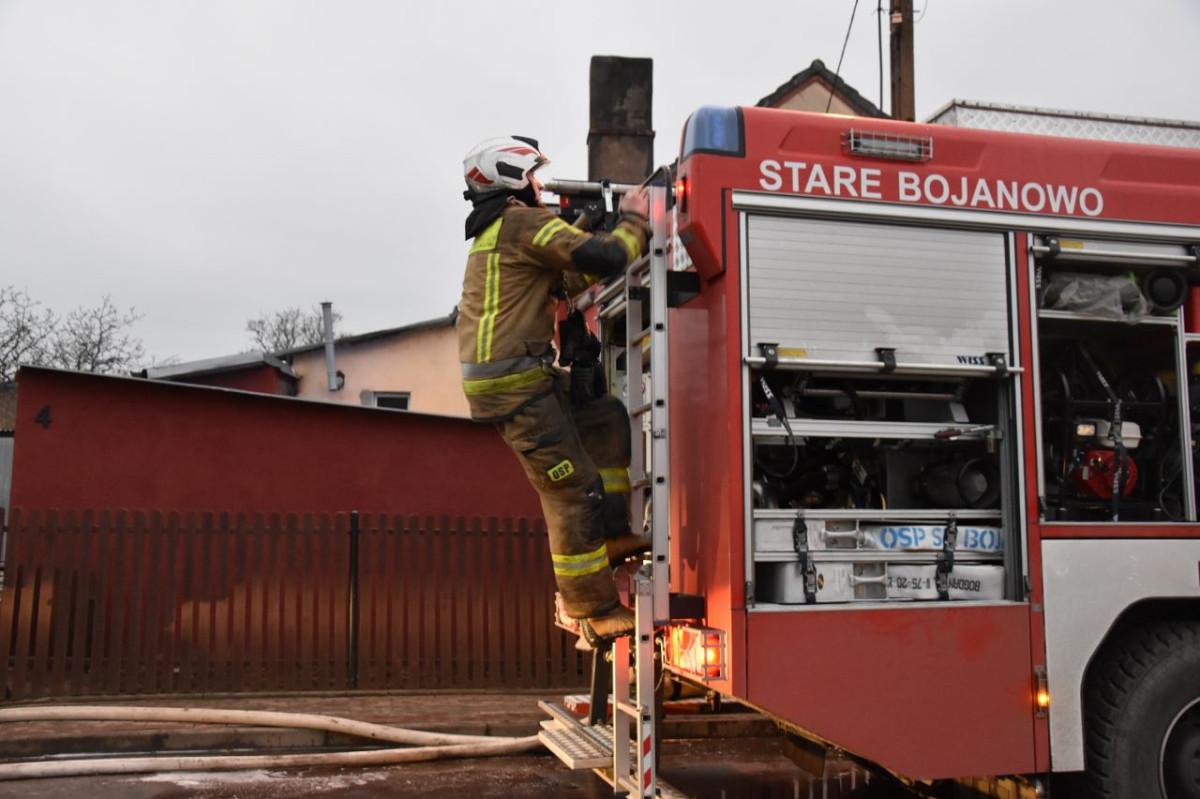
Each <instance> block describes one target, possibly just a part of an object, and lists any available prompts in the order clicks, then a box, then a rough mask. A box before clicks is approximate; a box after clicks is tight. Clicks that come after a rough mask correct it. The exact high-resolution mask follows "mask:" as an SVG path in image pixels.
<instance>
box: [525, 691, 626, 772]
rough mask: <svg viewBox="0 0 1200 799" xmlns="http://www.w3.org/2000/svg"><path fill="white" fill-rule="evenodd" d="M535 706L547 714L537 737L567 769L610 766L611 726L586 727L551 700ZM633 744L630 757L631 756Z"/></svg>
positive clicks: (611, 756) (611, 758)
mask: <svg viewBox="0 0 1200 799" xmlns="http://www.w3.org/2000/svg"><path fill="white" fill-rule="evenodd" d="M538 707H540V708H541V709H542V710H544V711H546V712H547V713H549V714H550V719H549V720H547V721H543V722H542V729H541V731H540V732H538V740H539V741H541V742H542V745H543V746H545V747H546V748H547V749H549V750H550V751H551V752H553V753H554V754H555V756H557V757H558V759H559V760H561V761H562V762H563V763H564V764H566V766H567V768H569V769H571V770H573V771H578V770H581V769H589V768H590V769H595V768H605V767H609V768H611V767H612V762H613V752H612V739H613V731H612V727H611V726H610V725H608V724H598V725H596V726H594V727H588V726H586V725H584V724H583V723H581V722H580V721H579V719H577V718H576V717H575V716H574V715H572V714H571V713H570V712H569V711H567V710H566V709H565V708H563V707H561V706H560V705H556V704H553V703H551V702H538ZM632 750H633V747H630V756H631V757H634V756H635V755H634V753H633V751H632Z"/></svg>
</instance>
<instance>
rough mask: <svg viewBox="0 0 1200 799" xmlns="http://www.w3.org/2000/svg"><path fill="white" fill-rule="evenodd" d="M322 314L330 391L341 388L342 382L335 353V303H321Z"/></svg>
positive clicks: (326, 370)
mask: <svg viewBox="0 0 1200 799" xmlns="http://www.w3.org/2000/svg"><path fill="white" fill-rule="evenodd" d="M321 314H322V316H323V317H324V321H325V379H326V385H327V386H329V390H330V391H337V390H338V389H340V388H341V387H342V386H341V382H340V381H339V380H338V371H337V364H336V363H334V355H333V303H332V302H323V303H321Z"/></svg>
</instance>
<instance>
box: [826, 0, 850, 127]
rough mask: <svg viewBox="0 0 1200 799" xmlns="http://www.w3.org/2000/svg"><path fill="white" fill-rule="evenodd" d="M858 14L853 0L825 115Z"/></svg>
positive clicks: (831, 99)
mask: <svg viewBox="0 0 1200 799" xmlns="http://www.w3.org/2000/svg"><path fill="white" fill-rule="evenodd" d="M857 13H858V0H854V8H852V9H851V10H850V24H849V25H847V26H846V38H845V39H843V40H842V54H841V55H840V56H838V65H837V69H836V70H834V72H833V86H830V87H829V101H828V102H827V103H825V113H826V114H828V113H829V109H830V107H831V106H832V105H833V90H834V88H835V87H836V86H837V83H838V76H839V75H841V74H842V59H843V58H845V57H846V45H847V44H849V43H850V30H851V29H852V28H853V27H854V15H855V14H857Z"/></svg>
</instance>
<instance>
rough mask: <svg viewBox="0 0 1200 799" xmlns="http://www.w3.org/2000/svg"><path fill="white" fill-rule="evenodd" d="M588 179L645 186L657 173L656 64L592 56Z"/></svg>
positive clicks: (649, 61) (643, 59)
mask: <svg viewBox="0 0 1200 799" xmlns="http://www.w3.org/2000/svg"><path fill="white" fill-rule="evenodd" d="M590 83H591V112H590V117H591V119H590V122H589V126H588V128H589V129H588V180H601V179H603V178H608V179H609V180H611V181H613V182H614V183H641V182H642V181H643V180H645V179H646V177H647V176H648V175H649V174H650V172H651V171H652V170H653V169H654V126H653V124H652V122H651V116H650V101H651V96H652V89H653V86H654V60H653V59H651V58H621V57H618V56H606V55H598V56H592V65H591V75H590Z"/></svg>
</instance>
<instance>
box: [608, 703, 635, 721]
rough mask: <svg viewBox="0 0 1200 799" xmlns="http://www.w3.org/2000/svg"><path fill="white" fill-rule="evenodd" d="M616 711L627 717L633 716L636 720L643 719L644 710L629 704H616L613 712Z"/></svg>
mask: <svg viewBox="0 0 1200 799" xmlns="http://www.w3.org/2000/svg"><path fill="white" fill-rule="evenodd" d="M616 711H620V712H622V713H624V714H625V715H626V716H631V717H632V718H635V719H640V718H641V717H642V709H641V708H640V707H638V706H637V705H631V704H629V703H628V702H614V703H613V712H616Z"/></svg>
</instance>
